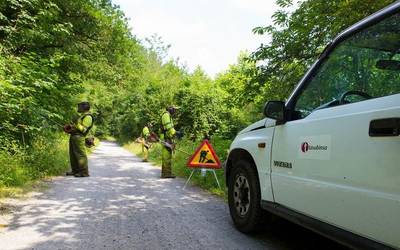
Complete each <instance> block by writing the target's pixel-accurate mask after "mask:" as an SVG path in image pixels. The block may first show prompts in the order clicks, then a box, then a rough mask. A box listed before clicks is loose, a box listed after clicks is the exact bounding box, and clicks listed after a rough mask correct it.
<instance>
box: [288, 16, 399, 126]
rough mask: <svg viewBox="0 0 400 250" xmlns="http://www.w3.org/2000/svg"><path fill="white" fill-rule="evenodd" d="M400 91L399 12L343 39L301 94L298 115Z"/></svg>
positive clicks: (301, 116)
mask: <svg viewBox="0 0 400 250" xmlns="http://www.w3.org/2000/svg"><path fill="white" fill-rule="evenodd" d="M397 93H400V14H399V13H398V14H395V15H393V16H390V17H388V18H386V19H384V20H382V21H380V22H379V23H376V24H375V25H373V26H370V27H368V28H366V29H364V30H362V31H360V32H358V33H356V34H354V35H352V36H351V37H349V38H347V39H346V40H345V41H343V42H342V43H340V44H339V45H338V46H337V47H336V48H335V49H334V50H333V51H332V52H331V53H330V55H329V56H328V58H326V59H325V61H324V62H323V64H322V65H321V66H320V68H319V69H318V70H317V72H316V73H315V74H314V76H313V77H312V78H311V80H310V82H309V83H308V85H307V87H306V88H305V89H304V90H303V92H302V93H301V94H300V95H299V97H298V99H297V103H296V107H295V111H296V113H297V117H298V118H300V119H301V118H304V117H306V116H307V115H309V114H310V113H311V112H313V111H314V110H317V109H323V108H328V107H333V106H337V105H343V104H348V103H354V102H358V101H363V100H366V99H371V98H377V97H383V96H387V95H393V94H397Z"/></svg>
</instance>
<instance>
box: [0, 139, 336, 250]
mask: <svg viewBox="0 0 400 250" xmlns="http://www.w3.org/2000/svg"><path fill="white" fill-rule="evenodd" d="M90 172H91V177H90V178H74V177H58V178H56V179H54V180H53V181H52V182H51V184H50V187H49V189H47V190H46V191H44V192H43V193H41V194H39V195H37V196H35V197H33V198H30V199H26V200H21V201H13V203H14V204H13V206H14V212H13V215H12V217H11V218H9V219H7V223H8V224H9V225H8V227H6V228H4V229H0V249H2V250H5V249H51V250H54V249H321V247H323V248H324V249H326V248H327V247H329V248H331V249H338V248H340V246H338V245H336V244H334V243H332V242H331V241H329V240H327V239H325V238H322V237H320V236H318V235H316V234H313V233H311V232H309V231H307V230H304V229H302V228H300V227H297V226H294V225H292V224H289V223H286V222H281V223H280V225H278V226H277V229H276V230H273V231H272V232H271V231H269V232H262V233H259V234H257V235H252V236H248V235H244V234H241V233H239V232H238V231H237V230H235V229H234V227H233V225H232V222H231V220H230V217H229V213H228V207H227V205H226V203H225V202H223V201H222V200H221V199H219V198H217V197H214V196H212V195H209V194H207V193H206V192H204V191H202V190H200V189H198V188H196V187H188V188H187V189H186V190H182V186H183V184H184V180H183V179H179V178H178V179H159V173H160V170H159V168H156V167H154V166H152V165H151V164H149V163H142V162H141V161H140V159H139V158H137V157H135V156H134V155H132V154H131V153H129V152H127V151H125V150H124V149H122V148H121V147H119V146H117V145H116V144H114V143H110V142H102V144H101V145H100V146H99V147H98V148H97V149H96V151H95V152H94V153H93V154H92V155H91V157H90ZM3 220H4V217H3Z"/></svg>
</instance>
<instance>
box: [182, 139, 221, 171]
mask: <svg viewBox="0 0 400 250" xmlns="http://www.w3.org/2000/svg"><path fill="white" fill-rule="evenodd" d="M187 165H188V167H192V168H221V162H220V161H219V159H218V156H217V155H216V154H215V151H214V149H213V147H212V146H211V144H210V143H209V142H208V141H207V140H204V141H203V142H202V143H201V144H200V146H199V147H198V148H197V149H196V151H195V152H194V154H193V155H192V157H190V159H189V161H188V162H187Z"/></svg>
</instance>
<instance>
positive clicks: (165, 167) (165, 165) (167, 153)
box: [161, 146, 172, 177]
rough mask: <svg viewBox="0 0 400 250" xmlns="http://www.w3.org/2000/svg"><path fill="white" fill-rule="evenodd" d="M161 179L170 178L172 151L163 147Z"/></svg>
mask: <svg viewBox="0 0 400 250" xmlns="http://www.w3.org/2000/svg"><path fill="white" fill-rule="evenodd" d="M161 156H162V164H161V177H169V176H172V150H171V149H170V148H167V147H165V146H163V147H162V154H161Z"/></svg>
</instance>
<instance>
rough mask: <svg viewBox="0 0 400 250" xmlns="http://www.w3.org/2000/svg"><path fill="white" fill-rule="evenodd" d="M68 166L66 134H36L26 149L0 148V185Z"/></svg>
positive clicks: (50, 173) (22, 181)
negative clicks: (11, 149) (36, 136)
mask: <svg viewBox="0 0 400 250" xmlns="http://www.w3.org/2000/svg"><path fill="white" fill-rule="evenodd" d="M68 166H69V160H68V141H67V136H65V135H62V134H58V133H57V134H50V135H47V136H46V137H44V136H43V137H39V138H36V139H34V141H33V143H32V145H31V146H28V147H27V148H25V149H24V148H19V149H17V150H15V149H14V152H10V151H5V150H4V151H0V189H1V188H3V187H21V186H23V185H24V184H26V183H28V182H30V181H34V180H37V179H39V178H43V177H46V176H54V175H58V174H61V173H62V172H64V171H65V170H66V169H68Z"/></svg>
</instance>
